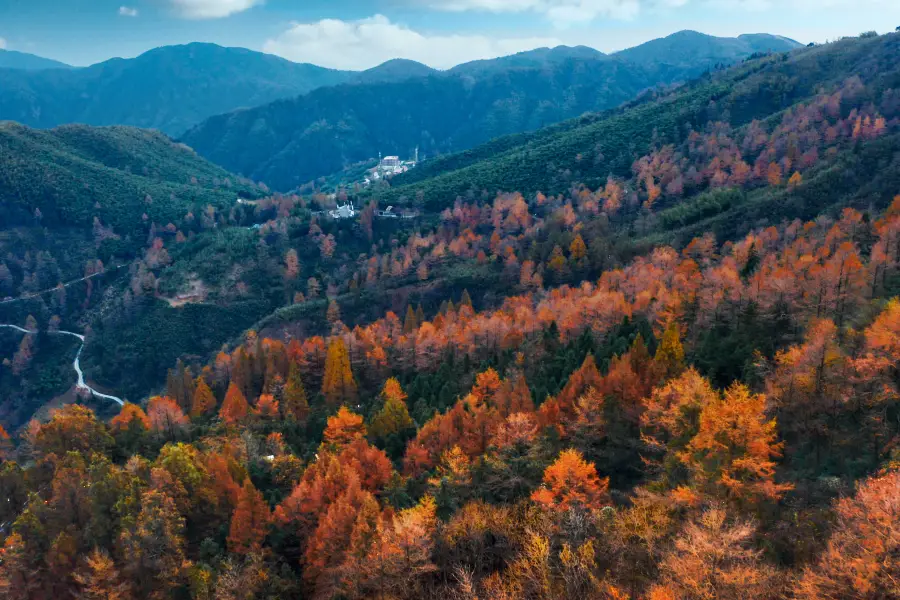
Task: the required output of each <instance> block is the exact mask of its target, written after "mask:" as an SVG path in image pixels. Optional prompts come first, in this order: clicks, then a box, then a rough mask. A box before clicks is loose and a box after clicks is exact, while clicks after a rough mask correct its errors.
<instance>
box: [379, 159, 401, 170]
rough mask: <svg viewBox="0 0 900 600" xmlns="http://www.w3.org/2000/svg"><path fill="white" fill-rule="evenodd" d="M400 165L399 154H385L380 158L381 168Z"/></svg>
mask: <svg viewBox="0 0 900 600" xmlns="http://www.w3.org/2000/svg"><path fill="white" fill-rule="evenodd" d="M399 166H400V157H399V156H385V157H384V158H383V159H381V168H382V169H393V168H395V167H399Z"/></svg>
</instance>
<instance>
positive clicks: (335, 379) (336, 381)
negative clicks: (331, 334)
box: [322, 338, 357, 406]
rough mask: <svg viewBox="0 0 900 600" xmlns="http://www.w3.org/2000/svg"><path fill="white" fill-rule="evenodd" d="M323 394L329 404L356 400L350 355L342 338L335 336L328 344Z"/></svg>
mask: <svg viewBox="0 0 900 600" xmlns="http://www.w3.org/2000/svg"><path fill="white" fill-rule="evenodd" d="M322 395H324V396H325V400H326V402H327V403H328V405H329V406H338V405H340V404H341V403H343V402H350V403H352V402H353V401H355V400H356V395H357V388H356V380H355V379H354V378H353V371H351V369H350V357H349V355H348V354H347V347H346V346H345V345H344V340H343V339H342V338H335V339H334V340H333V341H332V342H331V344H329V345H328V354H327V355H326V357H325V377H324V378H323V380H322Z"/></svg>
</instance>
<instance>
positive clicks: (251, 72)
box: [0, 43, 356, 135]
mask: <svg viewBox="0 0 900 600" xmlns="http://www.w3.org/2000/svg"><path fill="white" fill-rule="evenodd" d="M355 75H356V74H355V73H351V72H345V71H335V70H332V69H325V68H322V67H317V66H315V65H309V64H297V63H293V62H290V61H287V60H284V59H282V58H278V57H275V56H271V55H268V54H261V53H259V52H252V51H250V50H245V49H243V48H223V47H221V46H217V45H215V44H199V43H197V44H188V45H184V46H166V47H162V48H157V49H155V50H151V51H149V52H146V53H144V54H142V55H140V56H138V57H137V58H134V59H121V58H116V59H112V60H109V61H106V62H103V63H99V64H96V65H93V66H91V67H87V68H83V69H73V70H68V71H60V70H50V71H20V70H2V71H0V119H7V120H13V121H18V122H20V123H23V124H25V125H29V126H31V127H41V128H48V127H55V126H57V125H61V124H66V123H85V124H90V125H131V126H136V127H145V128H155V129H159V130H161V131H163V132H165V133H168V134H171V135H177V134H179V133H182V132H184V131H185V130H187V129H188V128H189V127H191V126H192V125H195V124H196V123H198V122H200V121H202V120H203V119H205V118H206V117H209V116H212V115H215V114H218V113H222V112H227V111H230V110H235V109H238V108H242V107H250V106H255V105H259V104H265V103H267V102H271V101H273V100H277V99H279V98H286V97H292V96H297V95H300V94H305V93H306V92H309V91H311V90H313V89H315V88H318V87H321V86H326V85H334V84H337V83H342V82H344V81H347V80H349V79H350V78H351V77H353V76H355Z"/></svg>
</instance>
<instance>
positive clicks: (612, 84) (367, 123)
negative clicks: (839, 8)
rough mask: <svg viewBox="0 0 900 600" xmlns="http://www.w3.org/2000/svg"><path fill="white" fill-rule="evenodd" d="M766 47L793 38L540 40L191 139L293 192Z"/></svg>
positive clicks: (529, 123)
mask: <svg viewBox="0 0 900 600" xmlns="http://www.w3.org/2000/svg"><path fill="white" fill-rule="evenodd" d="M767 45H770V46H771V47H772V48H773V49H778V50H782V49H789V48H792V47H794V45H793V44H792V43H790V42H788V41H785V40H783V39H782V38H777V37H775V36H749V37H748V38H747V39H744V38H735V39H729V38H714V37H711V36H705V35H703V34H699V33H695V32H682V33H680V34H676V35H674V36H670V37H669V38H666V39H665V40H659V41H656V42H650V43H648V44H644V45H642V46H639V47H638V48H635V49H633V50H630V51H625V52H620V53H617V54H615V55H612V56H607V55H604V54H603V53H601V52H598V51H596V50H594V49H592V48H587V47H584V46H579V47H574V48H573V47H566V46H560V47H557V48H539V49H536V50H532V51H528V52H522V53H519V54H515V55H512V56H506V57H501V58H497V59H492V60H482V61H474V62H470V63H465V64H462V65H459V66H457V67H454V68H453V69H450V70H449V71H446V72H438V73H434V74H433V75H431V76H429V77H427V78H414V79H407V80H406V81H402V82H401V81H393V82H391V83H371V84H362V85H358V86H356V87H355V88H348V87H341V88H337V89H319V90H316V91H314V92H312V93H310V94H308V95H307V96H304V97H300V98H295V99H292V100H287V101H279V102H276V103H273V104H270V105H266V106H261V107H257V108H254V109H251V110H248V111H237V112H233V113H230V114H226V115H217V116H215V117H212V118H210V119H209V120H207V121H205V122H204V123H202V124H200V125H198V126H197V127H195V128H193V129H191V130H190V131H188V132H187V133H186V134H185V135H184V137H183V140H184V141H185V143H187V144H188V145H190V146H192V147H194V148H195V149H196V150H197V151H198V152H200V153H201V154H202V155H204V156H206V157H207V158H209V159H210V160H212V161H213V162H216V163H218V164H221V165H223V166H224V167H226V168H228V169H230V170H233V171H235V172H238V173H242V174H244V175H246V176H248V177H251V178H253V179H256V180H259V181H265V182H266V183H268V184H269V185H271V186H273V187H275V188H276V189H281V190H287V189H291V188H294V187H296V186H298V185H302V184H306V183H308V182H310V181H312V180H315V179H317V178H318V177H322V176H327V175H329V174H331V173H335V172H337V171H340V170H341V169H343V168H344V167H346V166H348V165H352V164H355V163H358V162H360V161H364V160H367V159H370V158H372V157H374V156H377V155H378V153H379V152H382V153H384V154H396V155H400V156H402V157H406V156H410V155H411V154H412V153H413V151H414V149H415V148H416V147H417V146H418V147H419V151H420V154H421V155H423V156H436V155H442V154H447V153H452V152H458V151H461V150H465V149H467V148H471V147H473V146H475V145H477V144H479V143H482V142H485V141H487V140H489V139H492V138H495V137H497V136H501V135H505V134H513V133H519V132H527V131H532V130H535V129H538V128H540V127H541V126H543V125H548V124H551V123H556V122H559V121H562V120H565V119H568V118H572V117H576V116H579V115H582V114H583V113H586V112H593V111H602V110H606V109H609V108H612V107H615V106H618V105H619V104H621V103H622V102H625V101H627V100H631V99H633V98H634V97H636V96H637V95H638V94H640V93H641V92H644V91H645V90H647V89H650V88H654V87H656V86H658V85H665V84H671V83H674V82H680V81H683V80H685V79H690V78H692V77H694V76H696V75H699V74H701V73H703V72H705V71H708V70H709V69H710V68H712V67H713V66H715V65H727V64H732V63H734V62H738V61H740V60H743V59H745V58H747V57H749V56H751V55H752V54H754V53H757V52H761V51H762V49H764V48H766V47H767ZM419 70H420V71H424V69H419Z"/></svg>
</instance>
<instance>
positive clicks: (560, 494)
mask: <svg viewBox="0 0 900 600" xmlns="http://www.w3.org/2000/svg"><path fill="white" fill-rule="evenodd" d="M608 488H609V478H604V479H600V477H598V476H597V469H596V467H595V466H594V465H592V464H589V463H587V462H585V460H584V458H583V457H582V456H581V454H580V453H579V452H577V451H576V450H565V451H563V452H562V453H561V454H560V455H559V458H558V459H556V462H554V463H553V464H552V465H550V466H549V467H547V469H546V470H545V471H544V482H543V486H542V487H541V489H539V490H537V491H536V492H535V493H534V494H532V496H531V497H532V499H533V500H534V501H535V502H537V503H538V504H541V505H543V506H546V507H547V508H551V509H554V510H559V511H566V510H568V509H570V508H575V507H579V508H584V509H588V510H591V509H598V508H602V507H603V506H604V505H605V504H606V503H607V502H608V497H607V489H608Z"/></svg>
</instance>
